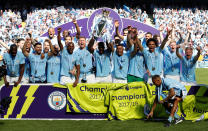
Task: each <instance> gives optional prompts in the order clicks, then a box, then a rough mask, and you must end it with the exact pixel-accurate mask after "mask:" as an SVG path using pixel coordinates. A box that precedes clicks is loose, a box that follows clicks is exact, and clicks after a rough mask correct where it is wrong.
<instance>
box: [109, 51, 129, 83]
mask: <svg viewBox="0 0 208 131" xmlns="http://www.w3.org/2000/svg"><path fill="white" fill-rule="evenodd" d="M112 58H113V66H114V67H113V72H112V74H113V77H114V78H116V79H122V80H126V79H127V73H128V66H129V53H123V55H122V56H118V55H117V53H116V52H114V53H113V57H112Z"/></svg>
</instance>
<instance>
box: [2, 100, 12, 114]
mask: <svg viewBox="0 0 208 131" xmlns="http://www.w3.org/2000/svg"><path fill="white" fill-rule="evenodd" d="M11 100H12V98H11V97H5V98H4V99H2V100H1V102H0V114H3V113H5V111H6V110H7V109H8V108H9V105H10V103H11Z"/></svg>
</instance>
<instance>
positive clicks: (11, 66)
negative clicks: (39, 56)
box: [3, 51, 25, 77]
mask: <svg viewBox="0 0 208 131" xmlns="http://www.w3.org/2000/svg"><path fill="white" fill-rule="evenodd" d="M3 59H4V61H5V63H6V67H7V75H8V76H11V77H19V75H20V64H25V57H24V55H23V54H22V52H19V51H18V52H17V54H16V56H15V57H12V56H11V54H9V53H5V54H4V56H3Z"/></svg>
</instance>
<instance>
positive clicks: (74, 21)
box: [72, 18, 81, 39]
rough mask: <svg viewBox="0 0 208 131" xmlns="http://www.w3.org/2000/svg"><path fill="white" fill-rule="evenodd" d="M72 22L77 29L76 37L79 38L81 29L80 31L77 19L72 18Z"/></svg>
mask: <svg viewBox="0 0 208 131" xmlns="http://www.w3.org/2000/svg"><path fill="white" fill-rule="evenodd" d="M72 22H73V23H74V25H75V27H76V30H77V33H76V38H77V39H79V37H80V34H81V31H80V28H79V25H78V24H77V20H76V19H75V18H74V19H73V20H72Z"/></svg>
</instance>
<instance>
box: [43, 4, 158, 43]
mask: <svg viewBox="0 0 208 131" xmlns="http://www.w3.org/2000/svg"><path fill="white" fill-rule="evenodd" d="M116 20H117V21H118V22H119V32H120V33H121V34H122V30H123V29H124V28H127V27H128V26H129V25H131V26H132V27H136V28H137V29H138V32H139V33H146V32H151V33H152V34H153V35H155V34H158V35H159V33H160V32H159V30H157V29H155V28H154V27H151V26H149V25H146V24H144V23H141V22H138V21H135V20H131V19H126V18H121V17H120V16H119V14H118V13H117V12H115V11H114V10H113V9H110V8H100V9H98V10H96V11H94V12H93V13H92V15H91V16H90V17H89V18H83V19H78V20H77V24H78V25H79V27H80V31H81V36H85V37H86V38H90V37H91V35H92V33H93V32H95V37H97V38H98V40H100V41H105V40H109V39H110V38H109V37H111V38H113V37H114V35H115V26H114V22H115V21H116ZM60 27H61V28H62V32H63V31H64V30H68V31H69V32H70V35H72V36H75V35H76V33H77V31H76V27H75V25H74V24H73V23H72V22H68V23H66V24H63V25H60V26H58V27H55V35H57V34H58V31H57V29H58V28H60ZM46 36H48V33H47V32H46V33H45V34H43V35H42V37H46Z"/></svg>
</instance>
